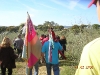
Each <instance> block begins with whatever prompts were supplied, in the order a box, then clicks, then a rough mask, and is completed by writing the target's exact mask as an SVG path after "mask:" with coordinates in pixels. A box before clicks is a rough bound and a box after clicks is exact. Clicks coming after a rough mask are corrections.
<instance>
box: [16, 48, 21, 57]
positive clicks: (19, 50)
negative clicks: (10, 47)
mask: <svg viewBox="0 0 100 75" xmlns="http://www.w3.org/2000/svg"><path fill="white" fill-rule="evenodd" d="M17 53H18V56H19V57H21V56H22V49H17Z"/></svg>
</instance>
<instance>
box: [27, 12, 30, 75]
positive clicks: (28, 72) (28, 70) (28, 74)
mask: <svg viewBox="0 0 100 75" xmlns="http://www.w3.org/2000/svg"><path fill="white" fill-rule="evenodd" d="M27 15H28V18H29V17H30V16H29V14H28V12H27ZM28 18H27V21H28ZM26 25H27V26H26V32H27V34H28V23H27V22H26ZM26 38H27V48H26V52H27V59H28V36H27V37H26ZM26 62H28V60H26ZM26 65H27V64H26ZM26 73H27V75H31V69H30V68H29V67H28V65H27V67H26Z"/></svg>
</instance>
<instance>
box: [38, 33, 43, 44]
mask: <svg viewBox="0 0 100 75" xmlns="http://www.w3.org/2000/svg"><path fill="white" fill-rule="evenodd" d="M39 39H40V41H41V43H42V41H43V39H44V34H41V36H40V38H39Z"/></svg>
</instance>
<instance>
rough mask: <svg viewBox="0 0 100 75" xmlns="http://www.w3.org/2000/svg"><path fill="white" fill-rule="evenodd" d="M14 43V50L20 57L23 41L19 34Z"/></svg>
mask: <svg viewBox="0 0 100 75" xmlns="http://www.w3.org/2000/svg"><path fill="white" fill-rule="evenodd" d="M14 43H15V45H16V49H17V53H18V56H19V57H21V55H22V49H23V44H24V41H23V39H22V38H21V35H20V34H19V35H18V37H17V38H16V39H15V41H14Z"/></svg>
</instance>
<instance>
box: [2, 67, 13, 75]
mask: <svg viewBox="0 0 100 75" xmlns="http://www.w3.org/2000/svg"><path fill="white" fill-rule="evenodd" d="M7 69H8V75H12V68H7ZM1 75H6V68H4V67H2V66H1Z"/></svg>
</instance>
